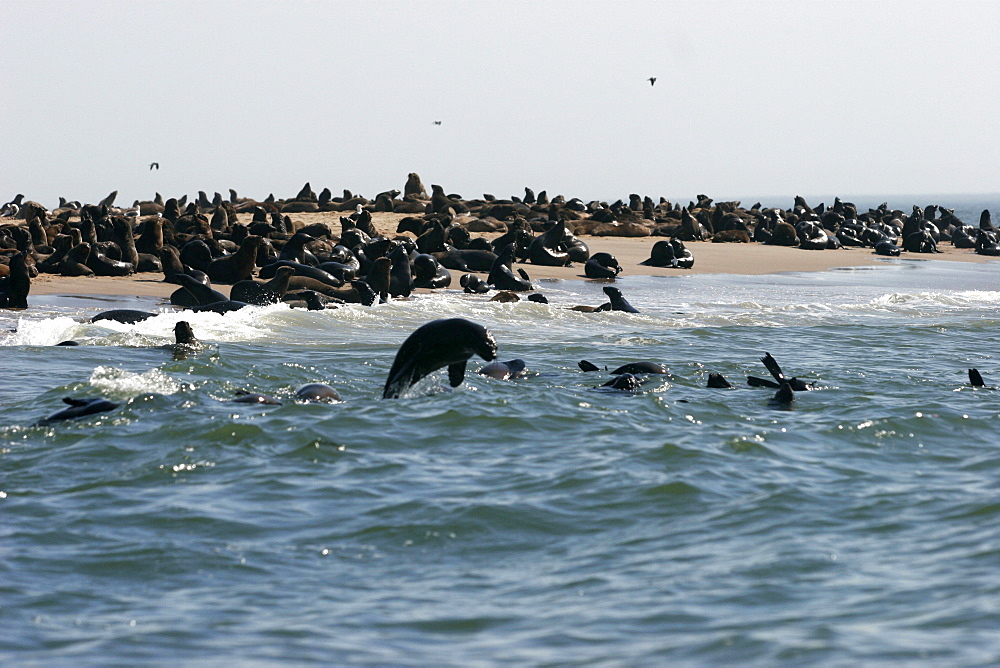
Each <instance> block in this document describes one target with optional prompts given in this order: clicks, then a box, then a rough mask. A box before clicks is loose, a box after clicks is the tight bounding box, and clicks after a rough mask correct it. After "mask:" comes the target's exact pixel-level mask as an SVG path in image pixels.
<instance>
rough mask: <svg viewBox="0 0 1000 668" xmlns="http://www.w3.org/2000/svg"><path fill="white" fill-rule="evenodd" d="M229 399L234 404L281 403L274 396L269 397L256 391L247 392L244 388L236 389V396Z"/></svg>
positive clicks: (273, 404) (271, 404) (270, 404)
mask: <svg viewBox="0 0 1000 668" xmlns="http://www.w3.org/2000/svg"><path fill="white" fill-rule="evenodd" d="M230 401H231V402H233V403H236V404H262V405H265V406H280V405H281V402H280V401H278V400H277V399H275V398H274V397H269V396H268V395H266V394H260V393H258V392H247V391H246V390H237V391H236V398H235V399H230Z"/></svg>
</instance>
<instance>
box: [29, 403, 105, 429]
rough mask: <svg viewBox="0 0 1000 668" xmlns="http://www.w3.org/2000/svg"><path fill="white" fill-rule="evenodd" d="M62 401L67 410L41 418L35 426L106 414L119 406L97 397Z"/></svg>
mask: <svg viewBox="0 0 1000 668" xmlns="http://www.w3.org/2000/svg"><path fill="white" fill-rule="evenodd" d="M63 401H64V402H65V403H67V404H69V408H64V409H62V410H61V411H56V412H55V413H53V414H52V415H50V416H48V417H46V418H42V419H41V420H39V421H38V422H36V423H35V424H36V425H44V424H49V423H52V422H60V421H62V420H73V419H76V418H80V417H84V416H87V415H94V414H96V413H106V412H108V411H112V410H114V409H116V408H118V407H119V406H120V405H121V404H116V403H115V402H113V401H108V400H107V399H103V398H101V397H97V398H95V399H74V398H73V397H65V398H64V399H63Z"/></svg>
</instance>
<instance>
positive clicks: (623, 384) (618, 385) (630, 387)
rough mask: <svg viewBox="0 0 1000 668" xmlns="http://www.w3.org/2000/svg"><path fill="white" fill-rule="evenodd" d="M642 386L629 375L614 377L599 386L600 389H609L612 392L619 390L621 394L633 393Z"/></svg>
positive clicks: (638, 380)
mask: <svg viewBox="0 0 1000 668" xmlns="http://www.w3.org/2000/svg"><path fill="white" fill-rule="evenodd" d="M641 386H642V381H641V380H640V379H639V378H637V377H635V376H634V375H632V374H630V373H623V374H621V375H619V376H615V377H614V378H612V379H611V380H609V381H608V382H606V383H604V384H603V385H601V387H610V388H611V389H613V390H621V391H622V392H635V391H636V390H638V389H639V388H640V387H641Z"/></svg>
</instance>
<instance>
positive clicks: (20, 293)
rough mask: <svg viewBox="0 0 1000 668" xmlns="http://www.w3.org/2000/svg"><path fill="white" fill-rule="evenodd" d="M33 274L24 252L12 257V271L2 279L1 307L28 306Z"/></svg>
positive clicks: (0, 289) (0, 287)
mask: <svg viewBox="0 0 1000 668" xmlns="http://www.w3.org/2000/svg"><path fill="white" fill-rule="evenodd" d="M30 290H31V274H30V272H29V270H28V264H27V261H26V258H25V254H24V253H17V254H15V255H13V256H11V258H10V273H9V274H8V275H7V277H6V278H4V279H3V280H2V281H0V308H12V309H20V308H28V292H30Z"/></svg>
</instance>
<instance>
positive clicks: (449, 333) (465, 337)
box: [382, 318, 497, 399]
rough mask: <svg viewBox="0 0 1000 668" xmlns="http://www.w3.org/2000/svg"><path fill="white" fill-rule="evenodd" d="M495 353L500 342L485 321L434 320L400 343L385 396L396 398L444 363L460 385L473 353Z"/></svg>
mask: <svg viewBox="0 0 1000 668" xmlns="http://www.w3.org/2000/svg"><path fill="white" fill-rule="evenodd" d="M496 354H497V342H496V341H495V340H494V339H493V335H492V334H490V332H489V330H487V329H486V328H485V327H483V326H482V325H479V324H477V323H474V322H471V321H469V320H465V319H464V318H448V319H445V320H434V321H431V322H429V323H427V324H426V325H422V326H420V327H418V328H417V329H416V330H415V331H414V332H413V333H412V334H410V336H408V337H407V339H406V341H404V342H403V345H402V346H400V348H399V351H398V352H397V353H396V358H395V359H394V360H393V362H392V368H391V369H389V377H388V378H387V379H386V381H385V388H384V389H383V391H382V398H383V399H396V398H398V397H399V396H400V395H401V394H402V393H403V392H405V391H406V390H407V389H408V388H409V387H411V386H412V385H413V384H414V383H416V382H418V381H419V380H420V379H421V378H423V377H424V376H427V375H428V374H430V373H433V372H434V371H437V370H438V369H442V368H444V367H448V381H449V382H450V383H451V386H452V387H458V386H459V385H461V384H462V379H463V377H464V375H465V364H466V362H467V361H468V359H469V358H470V357H472V356H473V355H479V356H480V357H482V358H483V359H484V360H486V361H487V362H490V361H492V360H493V359H495V358H496Z"/></svg>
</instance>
